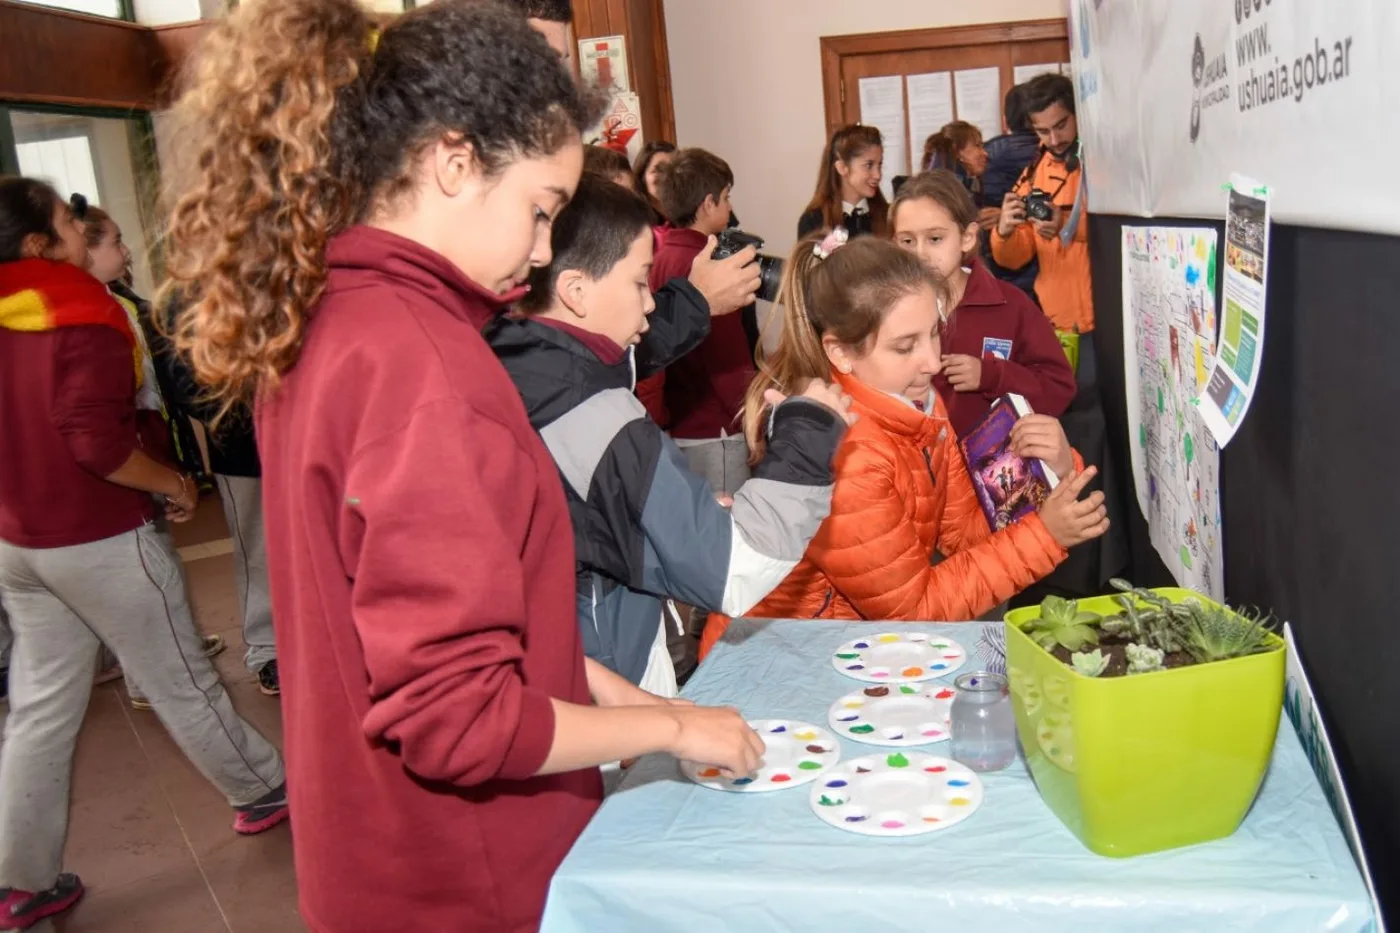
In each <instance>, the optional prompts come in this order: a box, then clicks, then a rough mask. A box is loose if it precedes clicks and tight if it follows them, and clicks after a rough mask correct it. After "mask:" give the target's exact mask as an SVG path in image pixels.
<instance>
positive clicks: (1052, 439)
mask: <svg viewBox="0 0 1400 933" xmlns="http://www.w3.org/2000/svg"><path fill="white" fill-rule="evenodd" d="M1011 452H1012V453H1014V454H1015V455H1016V456H1018V457H1020V458H1021V459H1023V460H1031V459H1035V460H1044V461H1045V465H1046V466H1048V467H1050V469H1052V470H1054V471H1055V475H1056V476H1058V477H1060V478H1061V479H1064V478H1065V477H1066V476H1067V475H1069V474H1070V473H1071V472H1072V471H1073V470H1074V448H1072V447H1070V446H1069V438H1068V437H1066V436H1065V429H1064V428H1062V427H1060V422H1059V421H1057V420H1055V419H1054V418H1051V417H1050V416H1049V415H1026V416H1025V417H1024V418H1022V419H1021V420H1019V421H1017V422H1016V424H1015V426H1014V427H1013V428H1012V429H1011Z"/></svg>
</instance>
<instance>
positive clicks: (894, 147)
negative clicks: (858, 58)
mask: <svg viewBox="0 0 1400 933" xmlns="http://www.w3.org/2000/svg"><path fill="white" fill-rule="evenodd" d="M860 122H862V123H864V124H865V125H866V126H873V127H875V128H876V129H878V130H879V131H880V135H881V136H882V137H884V140H885V177H884V180H883V181H881V182H880V190H881V191H883V192H884V194H885V198H886V199H892V198H893V197H894V176H896V175H903V174H905V173H906V172H908V171H909V155H908V146H909V143H908V134H907V133H906V131H905V123H904V77H903V75H888V76H886V77H880V78H861V79H860Z"/></svg>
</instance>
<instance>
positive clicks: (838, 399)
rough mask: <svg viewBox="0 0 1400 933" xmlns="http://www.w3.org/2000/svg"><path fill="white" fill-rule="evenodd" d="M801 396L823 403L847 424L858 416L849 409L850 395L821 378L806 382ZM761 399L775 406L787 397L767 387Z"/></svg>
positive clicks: (851, 423) (770, 405)
mask: <svg viewBox="0 0 1400 933" xmlns="http://www.w3.org/2000/svg"><path fill="white" fill-rule="evenodd" d="M801 397H802V398H808V399H811V400H812V401H814V402H817V403H818V404H821V405H825V406H826V407H827V408H829V409H831V410H832V411H833V412H835V413H836V416H837V417H838V418H840V419H841V420H842V421H844V422H846V424H847V426H850V425H853V424H855V423H856V419H857V418H858V417H859V416H858V415H856V414H855V412H853V411H851V397H850V396H849V395H847V394H846V393H845V392H843V391H842V390H841V387H840V386H838V385H835V384H833V383H830V382H824V381H822V380H821V379H813V380H812V381H811V382H809V383H807V388H806V389H804V390H803V391H802V396H801ZM763 400H764V401H765V402H767V403H768V405H769V407H770V408H777V407H778V406H779V405H781V404H782V403H783V402H786V401H787V400H788V397H787V396H786V395H784V394H783V393H781V392H779V391H778V390H777V389H769V390H768V391H767V392H764V393H763Z"/></svg>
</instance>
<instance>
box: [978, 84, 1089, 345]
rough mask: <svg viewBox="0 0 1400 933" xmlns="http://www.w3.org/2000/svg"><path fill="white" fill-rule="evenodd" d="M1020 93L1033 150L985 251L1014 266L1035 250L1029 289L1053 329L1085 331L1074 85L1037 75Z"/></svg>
mask: <svg viewBox="0 0 1400 933" xmlns="http://www.w3.org/2000/svg"><path fill="white" fill-rule="evenodd" d="M1025 98H1026V109H1027V111H1029V113H1030V119H1031V126H1032V127H1033V128H1034V129H1035V132H1036V135H1037V136H1038V137H1039V138H1040V146H1041V148H1040V155H1039V157H1038V158H1037V159H1036V161H1035V162H1034V163H1032V164H1031V166H1030V167H1029V168H1027V169H1026V171H1025V172H1023V173H1022V174H1021V178H1020V180H1019V181H1017V183H1016V186H1015V187H1014V188H1012V189H1011V191H1009V192H1008V193H1007V195H1006V198H1005V200H1004V201H1003V202H1002V209H1001V217H1000V219H999V220H998V222H997V228H996V230H994V231H993V232H992V238H991V239H992V258H994V259H995V260H996V261H997V262H998V263H999V264H1000V265H1002V266H1005V267H1006V268H1008V269H1020V268H1022V267H1023V266H1026V265H1028V264H1029V263H1030V261H1031V260H1032V259H1035V258H1037V257H1038V258H1039V259H1040V274H1039V275H1038V276H1037V277H1036V282H1035V292H1036V295H1037V296H1038V297H1039V298H1040V303H1041V306H1042V307H1043V308H1044V309H1045V313H1046V315H1047V316H1049V318H1050V320H1051V321H1052V322H1053V323H1054V325H1055V329H1056V330H1059V331H1063V332H1069V333H1077V334H1088V333H1092V332H1093V330H1094V299H1093V295H1092V294H1091V293H1090V290H1089V223H1088V220H1089V218H1088V206H1087V205H1086V204H1085V200H1086V198H1085V195H1086V191H1085V190H1084V185H1083V176H1084V169H1083V166H1082V165H1081V163H1080V159H1079V124H1078V122H1077V121H1076V119H1075V115H1074V85H1073V83H1072V82H1071V81H1070V80H1069V78H1066V77H1064V76H1063V75H1041V76H1040V77H1038V78H1036V79H1034V80H1033V81H1030V82H1029V83H1027V84H1026V85H1025Z"/></svg>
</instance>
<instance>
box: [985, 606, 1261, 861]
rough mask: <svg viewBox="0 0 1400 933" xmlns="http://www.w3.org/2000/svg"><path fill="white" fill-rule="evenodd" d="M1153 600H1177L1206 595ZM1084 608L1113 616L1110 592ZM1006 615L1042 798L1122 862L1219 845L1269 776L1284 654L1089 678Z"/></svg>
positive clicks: (1014, 693) (1011, 662) (1023, 724)
mask: <svg viewBox="0 0 1400 933" xmlns="http://www.w3.org/2000/svg"><path fill="white" fill-rule="evenodd" d="M1154 592H1156V593H1159V594H1161V595H1162V596H1165V597H1166V598H1167V599H1170V600H1171V601H1172V602H1182V601H1184V600H1186V599H1198V600H1201V601H1204V602H1208V600H1206V599H1205V597H1203V596H1200V595H1199V594H1197V593H1193V592H1191V591H1189V590H1180V589H1161V590H1154ZM1079 605H1080V608H1081V609H1084V610H1087V611H1089V612H1097V613H1100V614H1102V615H1114V614H1117V612H1118V610H1119V607H1118V604H1117V603H1116V602H1115V601H1114V598H1113V597H1111V596H1103V597H1098V598H1095V599H1085V600H1080V604H1079ZM1039 615H1040V609H1039V607H1034V606H1033V607H1030V608H1027V609H1018V610H1016V611H1014V612H1012V613H1010V614H1008V615H1007V617H1006V661H1007V672H1008V679H1009V680H1010V682H1011V698H1012V705H1013V707H1014V709H1015V712H1016V728H1017V731H1018V732H1019V734H1020V737H1021V745H1022V747H1023V748H1024V750H1025V754H1026V761H1027V763H1028V764H1029V766H1030V770H1031V774H1032V775H1033V776H1034V777H1035V782H1036V786H1037V787H1038V788H1039V790H1040V795H1041V797H1043V798H1044V800H1045V802H1046V804H1048V805H1049V807H1050V809H1051V810H1052V811H1054V813H1055V815H1056V816H1058V817H1059V818H1060V820H1061V821H1062V822H1063V823H1064V824H1065V825H1066V826H1067V827H1069V829H1070V831H1071V832H1073V833H1074V834H1075V835H1076V836H1078V837H1079V839H1080V841H1081V842H1083V843H1084V845H1085V846H1087V847H1088V848H1089V850H1090V851H1092V852H1096V853H1098V854H1099V855H1107V856H1113V857H1116V858H1122V857H1126V856H1130V855H1142V854H1144V853H1147V852H1160V851H1162V850H1163V849H1174V848H1177V847H1178V846H1187V845H1194V844H1196V843H1200V842H1209V841H1210V840H1212V839H1220V838H1223V837H1225V836H1228V835H1230V834H1231V833H1233V832H1234V831H1235V830H1236V829H1237V828H1239V825H1240V821H1241V820H1243V819H1244V816H1245V813H1247V812H1248V811H1249V807H1250V804H1252V803H1253V802H1254V795H1255V794H1256V793H1257V792H1258V790H1259V785H1260V783H1261V782H1262V781H1263V779H1264V772H1265V771H1266V770H1267V769H1268V766H1269V758H1270V756H1271V755H1272V753H1273V748H1274V737H1275V734H1276V733H1277V732H1278V723H1279V714H1280V712H1281V710H1282V707H1283V683H1284V661H1285V656H1284V646H1283V640H1282V639H1280V638H1278V637H1274V639H1273V640H1274V642H1275V643H1276V644H1277V646H1278V650H1275V651H1269V652H1266V653H1263V654H1256V655H1251V656H1249V657H1244V658H1235V659H1233V660H1229V661H1220V662H1218V663H1215V664H1198V665H1194V666H1191V667H1183V668H1176V669H1173V670H1168V671H1160V672H1157V673H1153V674H1135V675H1132V676H1128V677H1105V678H1096V677H1085V676H1084V675H1082V674H1080V673H1078V672H1077V671H1075V670H1074V669H1073V668H1071V667H1069V666H1067V665H1065V664H1064V663H1062V662H1061V661H1059V660H1057V659H1056V658H1055V657H1054V656H1053V655H1051V654H1050V653H1049V652H1047V651H1046V650H1045V649H1043V648H1041V647H1040V646H1039V645H1037V644H1036V643H1035V642H1034V641H1032V640H1031V638H1030V637H1029V636H1027V635H1026V634H1024V633H1023V632H1022V631H1021V627H1020V626H1021V624H1022V623H1024V622H1026V621H1027V620H1028V619H1034V618H1036V617H1038V616H1039Z"/></svg>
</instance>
